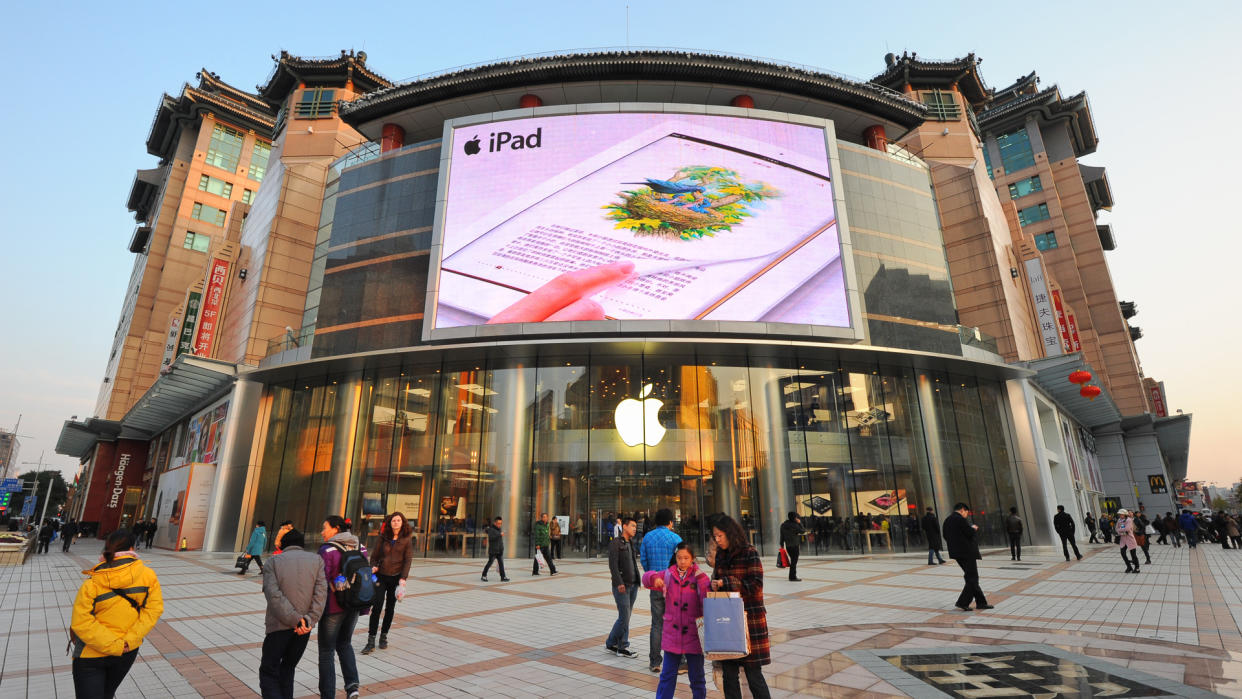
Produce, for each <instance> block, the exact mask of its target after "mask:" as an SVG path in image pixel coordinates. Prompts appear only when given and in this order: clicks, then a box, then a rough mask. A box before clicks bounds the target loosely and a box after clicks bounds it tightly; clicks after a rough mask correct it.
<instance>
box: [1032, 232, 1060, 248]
mask: <svg viewBox="0 0 1242 699" xmlns="http://www.w3.org/2000/svg"><path fill="white" fill-rule="evenodd" d="M1056 246H1057V234H1056V232H1055V231H1048V232H1047V233H1041V234H1039V235H1037V236H1035V247H1036V248H1038V249H1040V250H1052V249H1054V248H1056Z"/></svg>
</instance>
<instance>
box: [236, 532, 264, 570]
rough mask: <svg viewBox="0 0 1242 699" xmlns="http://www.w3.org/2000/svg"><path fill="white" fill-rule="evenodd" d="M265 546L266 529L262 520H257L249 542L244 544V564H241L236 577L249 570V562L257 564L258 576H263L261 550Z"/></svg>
mask: <svg viewBox="0 0 1242 699" xmlns="http://www.w3.org/2000/svg"><path fill="white" fill-rule="evenodd" d="M265 546H267V527H266V526H264V524H263V520H259V521H258V522H255V524H254V531H252V532H250V541H248V542H247V543H246V550H245V551H244V552H243V553H245V555H246V562H245V563H243V564H242V567H241V570H239V571H237V574H238V575H245V574H246V571H248V570H250V563H251V561H253V562H255V563H258V564H259V574H260V575H262V574H263V548H264V547H265Z"/></svg>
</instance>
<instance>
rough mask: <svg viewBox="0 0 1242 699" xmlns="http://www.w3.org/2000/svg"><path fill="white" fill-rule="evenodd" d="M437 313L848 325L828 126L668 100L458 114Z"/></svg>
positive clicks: (468, 319)
mask: <svg viewBox="0 0 1242 699" xmlns="http://www.w3.org/2000/svg"><path fill="white" fill-rule="evenodd" d="M446 143H447V146H446V153H445V156H444V158H445V159H446V160H447V163H446V164H447V165H448V175H447V177H448V181H447V184H446V187H445V193H444V201H443V202H442V206H443V222H442V224H441V231H440V237H439V241H440V255H439V265H440V270H439V284H438V293H437V295H436V301H435V304H434V309H435V319H436V320H435V326H434V327H435V328H451V327H459V326H467V325H482V324H497V323H531V322H542V321H566V320H574V321H581V320H637V319H647V320H696V319H698V320H718V321H757V322H785V323H799V324H812V325H821V326H832V327H842V328H848V327H850V313H849V303H848V298H847V293H846V284H845V281H844V278H843V273H842V270H843V265H842V260H841V240H840V235H839V231H838V222H837V211H836V210H835V205H834V201H833V182H832V178H831V175H830V171H829V163H828V146H827V143H828V139H827V132H826V131H825V129H824V128H823V127H816V126H807V125H802V124H792V123H787V122H783V121H768V120H763V119H754V118H746V117H732V116H710V115H702V114H672V113H626V112H622V113H602V114H575V115H565V116H547V117H535V118H526V119H514V120H510V121H495V122H488V123H483V124H472V125H465V126H457V127H455V128H453V129H452V132H451V134H450V135H449V136H448V138H446Z"/></svg>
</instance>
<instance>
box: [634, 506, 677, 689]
mask: <svg viewBox="0 0 1242 699" xmlns="http://www.w3.org/2000/svg"><path fill="white" fill-rule="evenodd" d="M680 543H681V536H680V535H679V534H678V533H677V532H675V531H673V511H672V510H670V509H668V508H664V509H662V510H660V511H659V512H656V516H655V528H654V529H652V530H651V531H649V532H647V535H646V536H644V537H643V544H642V548H641V549H640V557H641V562H642V564H643V570H644V571H651V570H660V571H663V570H668V567H669V566H670V565H672V560H673V554H674V553H676V552H677V544H680ZM663 637H664V592H663V591H662V590H656V589H654V588H653V589H652V590H651V634H650V640H651V643H650V650H649V651H648V660H650V661H651V671H652V672H659V671H660V669H661V668H662V666H663V663H664V658H663V656H662V655H661V652H660V641H661V640H662V639H663Z"/></svg>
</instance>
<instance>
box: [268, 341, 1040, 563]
mask: <svg viewBox="0 0 1242 699" xmlns="http://www.w3.org/2000/svg"><path fill="white" fill-rule="evenodd" d="M510 350H513V351H516V352H517V353H518V354H520V355H522V356H521V357H520V358H519V357H517V356H515V355H513V354H510V353H508V352H506V351H502V350H494V351H493V353H492V354H480V355H479V358H477V359H473V360H467V359H462V358H455V356H454V353H447V352H446V353H438V352H435V353H433V352H421V353H411V354H408V355H405V356H402V355H387V356H381V357H376V358H374V359H373V362H372V364H368V365H367V366H366V367H365V368H362V369H358V370H354V371H352V372H350V373H344V374H339V375H338V374H332V373H330V372H326V371H325V370H324V369H319V370H315V369H313V368H303V369H301V370H300V371H302V372H304V374H303V375H299V377H298V378H297V380H293V381H284V382H283V383H275V384H272V385H270V386H268V388H267V404H268V406H269V408H270V410H269V412H268V417H267V425H266V429H264V430H262V431H261V433H262V434H263V435H265V436H264V444H263V450H262V456H261V460H260V474H259V478H258V480H257V485H256V488H257V491H256V493H255V498H254V503H255V506H254V510H253V512H252V513H251V520H250V524H253V521H254V520H265V521H281V520H284V519H292V520H293V521H294V522H295V524H296V525H297V526H298V527H299V528H305V530H306V531H307V532H308V533H312V534H313V533H314V532H317V531H318V528H319V527H318V525H319V522H320V521H321V520H322V518H323V517H324V516H326V515H328V514H331V513H341V514H344V516H346V517H349V518H351V519H353V520H354V521H355V522H356V523H358V526H356V527H355V529H356V530H358V531H360V532H362V533H363V534H364V535H365V536H367V537H373V536H374V535H375V533H376V532H377V530H378V525H379V522H380V520H381V519H382V517H383V515H384V514H385V513H387V512H391V511H394V510H397V511H401V512H403V513H404V514H405V515H406V516H407V517H408V518H409V519H410V521H411V522H413V523H415V524H416V525H417V526H416V529H417V531H418V543H417V548H418V551H419V554H420V555H424V556H450V557H452V556H458V557H460V556H481V555H483V553H484V551H485V549H484V546H485V545H486V542H485V540H484V539H483V537H482V535H481V523H483V522H486V521H487V520H488V519H490V518H491V517H494V516H501V517H504V518H505V520H507V522H508V526H507V530H508V531H507V536H508V541H507V545H506V551H507V552H508V555H510V556H512V557H522V556H526V555H529V552H530V546H529V535H530V526H531V524H532V523H533V521H534V520H535V518H536V517H538V515H539V513H542V512H547V513H548V514H549V515H551V516H554V517H562V518H564V519H563V520H562V521H563V522H564V523H565V525H566V526H565V527H564V532H565V537H566V538H565V541H564V544H563V548H564V552H565V555H567V556H579V557H583V556H596V555H600V554H601V553H602V552H603V551H604V550H605V549H606V545H607V541H608V536H609V531H610V526H609V525H610V520H611V518H614V517H617V516H620V515H622V514H625V515H635V516H636V517H637V518H638V519H639V521H640V522H642V521H643V520H644V518H645V517H649V516H654V514H655V512H656V510H658V509H660V508H663V507H668V508H670V509H672V510H673V512H674V513H675V515H676V527H677V530H678V531H679V533H681V535H682V536H683V537H685V538H686V539H689V540H691V541H694V542H697V543H699V544H700V545H701V544H703V543H705V539H704V537H705V535H706V533H705V531H704V525H703V522H704V520H705V518H706V517H707V516H708V515H709V514H712V513H715V512H726V513H729V514H731V515H733V516H734V517H737V518H738V519H739V520H740V521H742V522H743V523H744V525H745V527H746V528H747V530H748V531H749V533H750V536H751V538H752V540H753V541H754V542H755V544H756V545H757V546H759V547H760V548H761V550H762V551H763V552H764V553H765V554H768V555H770V554H773V553H775V550H776V538H777V528H778V527H779V524H780V522H781V521H783V520H784V518H785V513H786V512H787V511H789V510H797V511H798V512H799V513H800V514H801V515H802V517H803V521H804V523H805V524H806V526H807V529H808V530H809V531H810V532H811V535H810V537H809V539H808V549H809V551H808V552H809V553H827V552H834V553H835V552H839V551H844V550H851V551H859V550H860V549H863V550H865V549H867V548H868V547H870V548H873V549H877V550H889V549H890V548H891V550H893V551H902V550H922V547H923V546H924V542H923V539H922V535H921V533H920V532H919V531H918V529H917V527H916V526H914V523H915V519H914V517H915V516H917V515H919V514H920V513H921V512H923V511H925V509H926V508H927V507H929V506H930V507H935V508H936V510H937V512H938V513H939V514H940V515H941V516H944V515H947V514H948V512H949V511H950V508H951V506H952V505H953V504H954V503H955V502H957V501H966V502H969V503H970V504H971V505H972V506H973V507H974V509H975V511H976V513H977V514H976V521H977V522H978V523H979V525H980V531H981V540H982V542H983V543H984V544H985V545H1001V544H1003V543H1004V540H1005V535H1004V530H1003V522H1002V517H1001V513H1002V512H1003V511H1005V510H1007V508H1008V507H1010V506H1012V505H1015V504H1017V500H1016V493H1015V484H1014V481H1013V475H1012V474H1013V472H1014V464H1013V460H1012V457H1011V453H1012V448H1011V436H1010V435H1011V429H1010V426H1009V424H1010V423H1009V419H1008V417H1007V413H1006V409H1005V407H1004V400H1003V395H1004V389H1003V387H1002V385H1001V384H1000V383H999V382H997V381H994V380H990V379H984V378H979V377H977V376H969V375H958V374H954V373H947V372H937V371H931V370H927V369H921V368H917V367H916V366H914V365H913V364H906V363H903V362H906V361H907V360H905V359H903V358H902V357H901V356H900V355H892V356H891V358H886V359H885V360H884V361H883V362H881V361H876V360H875V359H873V358H867V357H872V356H873V355H869V354H867V355H865V354H862V353H849V352H843V353H842V354H841V355H838V354H837V353H836V351H835V350H830V349H827V348H814V349H811V348H807V349H806V354H805V356H802V355H798V354H795V353H793V352H789V351H787V350H785V349H779V350H778V349H775V348H766V347H763V346H753V345H731V344H726V343H713V342H711V341H706V342H701V343H696V344H691V343H665V344H662V345H661V346H660V349H659V350H654V349H651V348H650V347H647V348H643V347H642V346H640V345H631V344H625V343H621V344H618V343H596V344H575V345H573V346H572V347H570V348H566V347H562V346H557V345H545V346H539V347H537V348H536V347H532V346H529V345H527V346H524V347H517V346H514V347H510ZM536 350H538V352H537V353H536ZM457 354H458V355H459V354H460V353H457ZM536 354H537V356H536ZM851 357H855V358H851ZM311 366H312V367H313V366H314V365H311ZM962 366H963V367H969V366H970V365H969V363H962ZM312 374H313V375H312ZM641 526H643V525H641V524H640V527H641ZM248 528H249V527H247V529H248Z"/></svg>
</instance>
